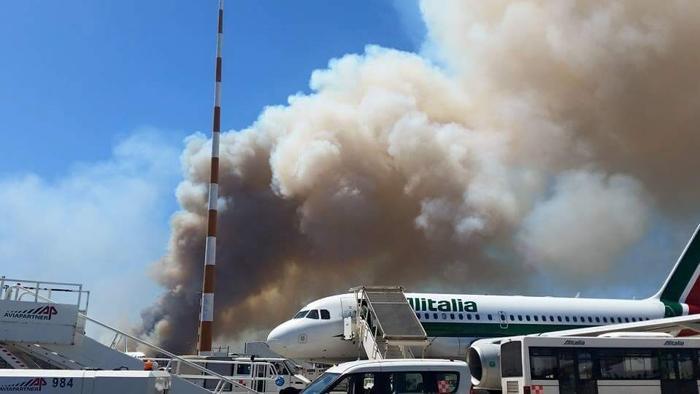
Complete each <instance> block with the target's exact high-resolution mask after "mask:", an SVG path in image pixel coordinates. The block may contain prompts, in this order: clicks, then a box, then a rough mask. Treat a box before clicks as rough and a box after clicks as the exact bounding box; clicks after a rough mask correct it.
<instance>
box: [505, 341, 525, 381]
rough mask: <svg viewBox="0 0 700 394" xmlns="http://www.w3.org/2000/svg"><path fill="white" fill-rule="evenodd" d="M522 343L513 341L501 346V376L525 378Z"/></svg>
mask: <svg viewBox="0 0 700 394" xmlns="http://www.w3.org/2000/svg"><path fill="white" fill-rule="evenodd" d="M521 347H522V342H520V341H513V342H508V343H504V344H503V345H501V376H503V377H504V378H515V377H521V376H523V365H522V351H521V350H520V348H521Z"/></svg>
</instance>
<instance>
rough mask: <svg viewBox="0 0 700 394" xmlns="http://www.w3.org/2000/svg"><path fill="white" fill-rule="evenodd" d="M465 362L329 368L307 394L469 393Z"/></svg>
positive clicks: (417, 361) (350, 364) (415, 361)
mask: <svg viewBox="0 0 700 394" xmlns="http://www.w3.org/2000/svg"><path fill="white" fill-rule="evenodd" d="M469 390H470V384H469V372H468V370H467V364H466V363H465V362H463V361H453V360H427V359H401V360H374V361H368V360H361V361H352V362H348V363H343V364H340V365H337V366H334V367H331V368H329V369H328V370H327V371H326V372H325V373H324V374H323V375H321V376H320V377H319V378H318V379H316V380H315V381H314V382H312V383H311V384H310V385H309V386H308V387H307V388H306V390H304V391H303V393H304V394H326V393H343V394H365V393H377V394H379V393H383V394H384V393H387V394H388V393H445V394H447V393H449V394H466V393H469Z"/></svg>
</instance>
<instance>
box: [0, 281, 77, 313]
mask: <svg viewBox="0 0 700 394" xmlns="http://www.w3.org/2000/svg"><path fill="white" fill-rule="evenodd" d="M55 294H60V295H62V296H64V295H65V296H67V297H66V300H65V301H64V300H61V302H57V301H55V300H54V299H53V298H52V297H53V296H54V295H55ZM0 299H3V300H10V301H33V302H39V300H47V299H48V300H51V301H47V302H52V303H56V304H58V303H62V304H70V305H76V306H77V307H78V310H79V311H80V312H82V313H87V309H88V306H89V305H90V291H88V290H83V285H82V284H80V283H69V282H47V281H36V280H26V279H14V278H6V277H5V276H0Z"/></svg>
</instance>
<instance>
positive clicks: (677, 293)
mask: <svg viewBox="0 0 700 394" xmlns="http://www.w3.org/2000/svg"><path fill="white" fill-rule="evenodd" d="M698 238H699V237H698V230H695V234H693V238H691V240H690V243H689V245H688V247H687V249H686V250H685V253H683V255H682V256H681V258H680V261H679V262H678V265H677V266H676V268H675V269H674V270H673V273H672V274H671V279H670V280H669V281H668V284H666V287H664V290H663V292H662V293H661V300H662V301H671V302H679V301H681V295H683V291H685V289H686V287H688V282H690V280H691V279H692V277H693V274H694V273H695V270H696V269H697V267H698V264H700V239H698Z"/></svg>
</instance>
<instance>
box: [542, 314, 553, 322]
mask: <svg viewBox="0 0 700 394" xmlns="http://www.w3.org/2000/svg"><path fill="white" fill-rule="evenodd" d="M550 317H551V316H550ZM552 320H554V319H552ZM542 321H547V316H545V315H542Z"/></svg>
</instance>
